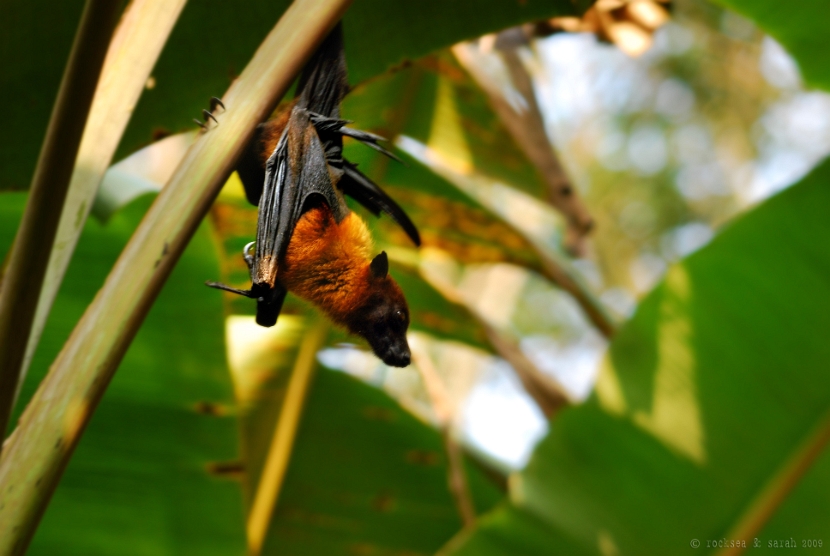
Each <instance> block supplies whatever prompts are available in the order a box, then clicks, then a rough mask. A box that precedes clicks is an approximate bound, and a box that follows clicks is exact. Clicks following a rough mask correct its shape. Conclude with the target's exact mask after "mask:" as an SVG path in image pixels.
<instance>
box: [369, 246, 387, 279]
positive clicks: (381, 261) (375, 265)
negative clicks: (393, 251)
mask: <svg viewBox="0 0 830 556" xmlns="http://www.w3.org/2000/svg"><path fill="white" fill-rule="evenodd" d="M369 270H371V272H372V277H373V278H386V275H387V274H389V257H387V256H386V251H381V252H380V255H378V256H377V257H375V258H374V259H372V262H371V263H370V264H369Z"/></svg>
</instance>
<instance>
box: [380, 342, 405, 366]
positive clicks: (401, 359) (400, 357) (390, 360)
mask: <svg viewBox="0 0 830 556" xmlns="http://www.w3.org/2000/svg"><path fill="white" fill-rule="evenodd" d="M378 357H380V358H381V360H382V361H383V362H384V363H386V364H387V365H391V366H392V367H406V366H408V365H409V363H410V362H411V361H412V354H411V353H410V351H409V346H408V345H406V344H403V345H395V346H390V348H389V349H388V350H386V352H384V353H383V354H378Z"/></svg>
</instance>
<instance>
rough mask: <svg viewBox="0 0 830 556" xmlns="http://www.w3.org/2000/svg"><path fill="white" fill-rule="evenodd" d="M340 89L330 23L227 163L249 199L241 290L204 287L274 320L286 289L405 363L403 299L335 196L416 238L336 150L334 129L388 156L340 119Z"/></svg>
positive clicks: (339, 62) (269, 322) (363, 231)
mask: <svg viewBox="0 0 830 556" xmlns="http://www.w3.org/2000/svg"><path fill="white" fill-rule="evenodd" d="M347 91H348V82H347V73H346V61H345V56H344V52H343V39H342V30H341V27H340V25H339V24H338V25H337V26H336V27H335V28H334V30H333V31H332V32H331V33H330V34H329V36H328V37H327V38H326V40H325V41H324V42H323V44H322V45H321V46H320V47H319V49H318V50H317V52H316V53H315V54H314V56H313V57H312V59H311V60H310V61H309V63H308V64H307V65H306V67H305V69H304V70H303V73H302V75H301V77H300V81H299V84H298V87H297V96H296V98H295V99H294V101H293V102H292V103H291V104H290V105H289V106H288V107H287V109H285V110H283V111H282V112H280V113H279V114H278V115H277V116H276V117H275V118H273V119H272V120H270V121H268V122H265V123H264V124H261V125H260V126H259V127H258V128H257V133H256V136H255V138H254V140H253V141H252V142H251V144H250V145H249V147H248V148H247V150H246V152H245V153H244V154H243V156H242V158H241V159H240V161H239V164H238V166H237V171H238V173H239V175H240V177H241V178H242V182H243V185H244V186H245V192H246V196H247V197H248V200H249V201H250V202H251V203H253V204H256V205H258V206H259V218H258V222H257V240H256V243H255V245H256V247H255V251H254V253H253V255H252V254H251V253H250V252H249V250H248V249H247V248H246V251H245V253H244V257H245V260H246V262H247V263H248V266H249V268H250V271H251V289H250V290H237V289H234V288H230V287H228V286H224V285H222V284H216V283H208V285H210V286H213V287H217V288H220V289H224V290H227V291H231V292H234V293H238V294H241V295H245V296H247V297H251V298H253V299H256V300H257V323H259V324H260V325H262V326H273V325H274V324H275V323H276V321H277V317H278V316H279V312H280V309H281V308H282V304H283V301H284V299H285V295H286V293H287V291H291V292H292V293H294V294H295V295H298V296H299V297H301V298H303V299H306V300H308V301H310V302H311V303H313V304H315V305H316V306H317V307H319V308H320V309H322V310H323V311H324V312H325V313H326V314H327V315H328V316H329V317H330V318H331V319H332V320H333V321H334V322H336V323H338V324H340V325H342V326H345V327H346V328H347V329H348V330H349V331H350V332H352V333H354V334H358V335H360V336H363V337H364V338H366V340H367V341H368V342H369V345H370V346H371V347H372V350H373V351H374V352H375V354H376V355H377V356H378V357H380V358H381V359H382V360H383V361H384V362H385V363H387V364H389V365H395V366H406V365H408V364H409V361H410V351H409V346H408V344H407V342H406V329H407V327H408V325H409V309H408V307H407V304H406V299H405V298H404V296H403V293H402V292H401V289H400V287H399V286H398V285H397V283H396V282H395V281H394V280H393V279H392V278H391V277H390V276H389V275H388V259H387V256H386V253H385V252H381V253H380V254H379V255H377V256H375V257H374V258H373V257H372V255H371V254H372V242H371V236H370V234H369V231H368V229H367V228H366V224H365V223H364V222H363V221H362V220H361V219H360V217H359V216H357V215H356V214H354V213H353V212H351V211H350V210H349V209H348V207H347V206H346V203H345V200H344V198H343V194H347V195H349V196H351V197H353V198H354V199H355V200H357V201H358V202H360V203H361V204H363V205H364V206H366V207H367V208H368V209H369V210H370V211H372V212H373V213H374V214H376V215H377V214H380V212H385V213H387V214H389V215H390V216H391V217H392V218H393V219H394V220H395V221H396V222H398V223H399V224H400V225H401V226H402V227H403V228H404V230H405V231H406V232H407V234H408V235H409V236H410V238H412V240H413V242H415V244H416V245H418V244H419V243H420V238H419V236H418V231H417V229H416V228H415V226H414V224H412V222H411V220H410V219H409V218H408V217H407V215H406V214H405V213H404V211H403V210H402V209H401V208H400V207H399V206H398V205H397V204H396V203H395V202H394V201H393V200H392V199H391V198H390V197H389V196H388V195H386V194H385V193H384V192H383V191H382V190H381V189H380V188H379V187H378V186H377V185H375V184H374V183H372V182H371V181H370V180H369V179H368V178H367V177H366V176H364V175H363V174H362V173H360V171H358V170H357V168H356V167H355V166H354V165H353V164H350V163H349V162H348V161H347V160H345V159H344V158H343V155H342V153H343V136H344V135H347V136H350V137H353V138H355V139H357V140H359V141H361V142H363V143H365V144H367V145H368V146H370V147H372V148H374V149H376V150H378V151H380V152H382V153H384V154H387V155H388V156H391V157H393V158H394V156H393V155H392V154H391V153H389V152H387V151H386V150H385V149H383V148H382V147H380V146H379V145H378V144H377V142H378V141H379V140H381V139H382V138H381V137H378V136H376V135H373V134H371V133H367V132H363V131H358V130H355V129H351V128H347V127H345V126H346V124H347V123H348V122H346V121H344V120H341V119H340V102H341V100H342V99H343V97H344V96H345V94H346V92H347Z"/></svg>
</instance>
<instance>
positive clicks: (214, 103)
mask: <svg viewBox="0 0 830 556" xmlns="http://www.w3.org/2000/svg"><path fill="white" fill-rule="evenodd" d="M217 106H221V107H222V111H223V112H224V111H225V110H227V108H225V104H224V103H223V102H222V101H221V100H220V99H219V98H218V97H210V111H211V112H216V107H217Z"/></svg>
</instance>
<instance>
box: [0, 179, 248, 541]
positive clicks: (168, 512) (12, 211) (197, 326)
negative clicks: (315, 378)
mask: <svg viewBox="0 0 830 556" xmlns="http://www.w3.org/2000/svg"><path fill="white" fill-rule="evenodd" d="M25 197H26V196H25V194H23V193H5V194H2V195H0V214H2V216H0V248H2V249H3V252H2V254H5V249H6V248H7V247H8V245H9V244H10V243H11V239H12V238H13V235H14V232H15V228H16V223H17V220H18V219H19V218H20V214H21V213H22V209H23V205H24V202H25ZM150 200H151V199H150V198H148V197H144V198H141V199H138V200H137V201H135V202H134V203H132V204H131V205H129V206H128V207H126V208H125V209H123V210H122V211H120V212H119V213H117V214H116V215H115V216H114V217H113V218H112V219H111V220H110V221H109V223H108V224H106V225H102V224H100V223H98V222H95V221H89V222H88V223H87V225H86V229H85V230H84V234H83V236H82V238H81V241H80V243H79V246H78V250H77V252H76V256H75V258H74V260H73V262H72V264H71V265H70V267H69V271H68V274H67V277H66V280H65V282H64V284H63V287H62V288H61V291H60V293H59V295H58V298H57V300H56V302H55V307H54V309H53V311H52V314H51V316H50V318H49V321H48V323H47V326H46V329H45V331H44V335H43V339H42V341H41V343H40V347H39V349H38V351H37V353H36V354H35V358H34V361H33V364H32V371H31V373H30V374H29V376H28V377H27V380H26V383H25V385H24V388H23V392H22V395H21V401H20V403H19V404H18V411H19V410H20V408H22V407H23V406H24V405H25V402H26V400H27V399H28V398H29V397H30V396H31V394H32V393H33V392H34V390H35V388H36V387H37V384H38V382H39V381H40V379H42V378H43V376H44V374H45V372H46V370H47V369H48V366H49V364H50V362H51V361H52V360H53V359H54V358H55V355H57V353H58V351H59V350H60V349H61V347H62V346H63V343H64V341H65V340H66V338H67V337H68V336H69V333H70V332H71V331H72V329H73V328H74V326H75V323H76V322H77V320H78V318H79V317H80V316H81V314H82V313H83V311H84V309H85V307H86V305H87V304H88V303H89V302H90V301H91V300H92V298H93V297H94V296H95V294H96V292H97V290H98V288H99V287H100V286H101V284H102V283H103V281H104V278H105V277H106V274H107V272H108V271H109V268H110V267H111V266H112V264H113V263H114V261H115V259H116V257H117V256H118V254H119V253H120V251H121V249H122V248H123V246H124V244H125V243H126V241H127V239H128V238H129V236H130V234H131V233H132V231H133V230H134V229H135V227H136V226H137V224H138V222H139V220H140V219H141V217H142V215H143V214H144V212H145V210H146V209H147V207H148V205H149V202H150ZM217 272H218V268H217V258H216V255H215V250H214V248H213V244H212V241H211V237H210V233H209V231H208V229H207V226H203V227H202V228H201V229H200V230H199V232H198V233H197V234H196V236H195V237H194V239H193V241H192V242H191V244H190V246H189V247H188V249H187V251H186V252H185V254H184V256H183V257H182V259H181V261H180V263H179V265H178V267H177V268H176V270H175V271H174V273H173V275H172V276H171V278H170V280H169V281H168V282H167V285H166V286H165V288H164V290H163V292H162V294H161V296H160V297H159V299H158V301H157V303H156V304H155V306H154V307H153V309H152V311H151V312H150V315H149V316H148V318H147V320H146V321H145V323H144V325H143V326H142V328H141V331H140V332H139V334H138V336H137V337H136V339H135V341H134V342H133V344H132V346H131V347H130V350H129V351H128V352H127V355H126V357H125V358H124V361H123V362H122V364H121V367H120V369H119V372H118V374H117V375H116V376H115V378H114V380H113V382H112V384H111V385H110V388H109V391H108V393H107V396H106V397H105V398H104V399H103V401H102V402H101V405H100V407H99V408H98V411H97V413H96V415H95V417H94V419H93V420H92V422H91V424H90V426H89V428H88V430H87V431H86V434H85V436H84V438H83V440H82V441H81V444H80V446H79V447H78V450H77V451H76V453H75V455H74V457H73V459H72V461H71V463H70V465H69V468H68V469H67V471H66V474H65V476H64V478H63V481H62V482H61V484H60V486H59V488H58V489H57V491H56V492H55V495H54V498H53V500H52V502H51V504H50V506H49V508H48V510H47V512H46V515H45V517H44V519H43V521H42V523H41V525H40V528H39V529H38V532H37V535H36V536H35V539H34V541H33V543H32V545H31V547H30V549H29V552H28V554H32V555H38V554H43V555H47V554H48V555H53V554H84V555H88V556H95V555H101V556H109V555H112V554H123V555H125V556H132V555H135V556H145V555H146V556H150V555H153V556H157V555H161V554H170V555H173V554H176V555H178V554H193V555H197V554H199V555H208V554H217V555H219V554H221V555H227V554H244V551H245V543H244V533H243V523H244V517H243V513H244V508H243V501H242V496H241V494H240V490H239V484H238V481H237V480H236V476H235V474H234V473H228V472H227V471H228V470H233V469H235V468H238V457H239V455H238V442H239V440H238V431H237V424H236V418H235V413H236V411H235V404H234V400H233V391H232V387H231V381H230V376H229V375H228V372H227V367H226V358H225V347H224V323H223V318H222V305H221V299H220V298H219V297H218V296H216V295H215V292H213V291H212V290H209V289H208V288H206V287H204V286H203V285H202V283H203V282H204V280H205V278H206V277H209V276H210V275H212V274H214V275H215V274H216V273H217Z"/></svg>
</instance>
